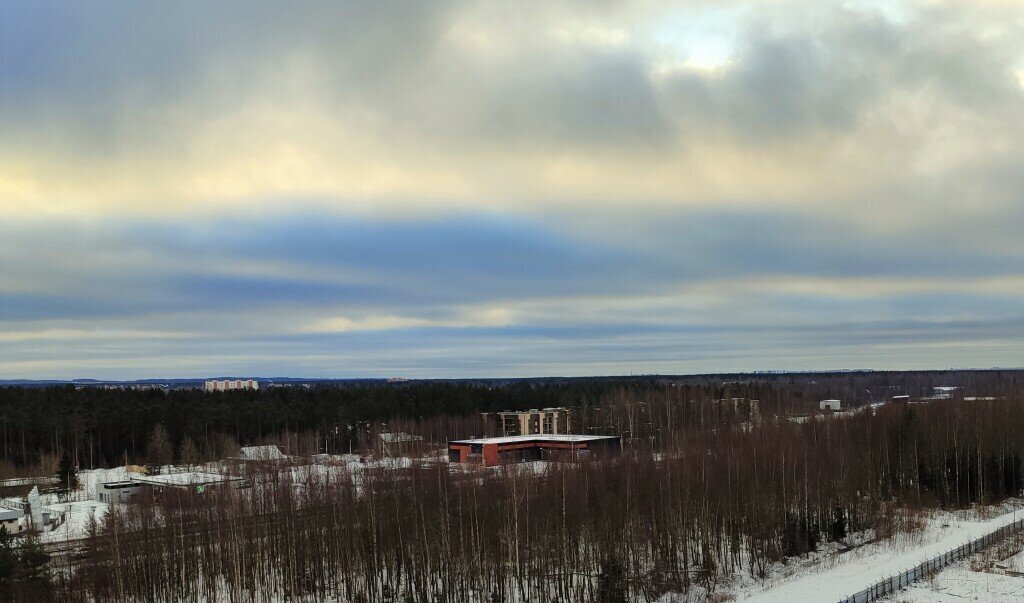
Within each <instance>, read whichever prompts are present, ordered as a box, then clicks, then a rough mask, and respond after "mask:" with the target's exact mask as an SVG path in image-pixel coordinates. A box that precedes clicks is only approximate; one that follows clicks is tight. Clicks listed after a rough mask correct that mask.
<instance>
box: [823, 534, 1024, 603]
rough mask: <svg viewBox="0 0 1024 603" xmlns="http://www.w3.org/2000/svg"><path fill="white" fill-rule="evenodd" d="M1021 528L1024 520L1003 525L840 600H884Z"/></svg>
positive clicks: (845, 602)
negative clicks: (883, 598)
mask: <svg viewBox="0 0 1024 603" xmlns="http://www.w3.org/2000/svg"><path fill="white" fill-rule="evenodd" d="M1021 529H1024V519H1018V520H1017V521H1015V522H1013V523H1011V524H1009V525H1006V526H1003V527H1001V528H999V529H998V530H995V531H994V532H990V533H988V534H986V535H984V536H982V537H981V538H978V539H977V540H973V541H971V542H967V543H965V544H962V545H960V546H958V547H957V548H955V549H953V550H951V551H947V552H945V553H943V554H941V555H939V556H938V557H935V558H934V559H929V560H928V561H925V562H923V563H921V564H919V565H916V566H914V567H912V568H910V569H908V570H906V571H904V572H903V573H901V574H898V575H896V576H889V577H888V578H886V579H885V580H882V581H880V582H877V583H875V584H873V585H871V586H869V587H868V588H865V589H864V590H862V591H860V592H859V593H857V594H855V595H850V596H849V597H846V598H845V599H840V600H839V603H870V602H871V601H875V600H877V599H879V598H881V597H885V596H887V595H891V594H893V593H894V592H896V591H898V590H900V589H902V588H903V587H905V586H909V585H910V584H911V583H913V582H917V581H918V580H920V579H922V578H924V577H927V576H930V575H931V574H934V573H935V572H937V571H939V570H941V569H942V568H944V567H946V566H947V565H949V564H951V563H955V562H957V561H960V560H961V559H964V558H965V557H968V556H969V555H971V554H973V553H975V552H977V551H980V550H982V549H985V548H988V547H989V546H991V545H993V544H995V543H997V542H999V541H1000V540H1003V539H1004V538H1006V537H1007V536H1009V535H1010V534H1014V533H1016V532H1019V531H1021Z"/></svg>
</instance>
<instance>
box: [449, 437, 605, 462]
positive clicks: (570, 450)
mask: <svg viewBox="0 0 1024 603" xmlns="http://www.w3.org/2000/svg"><path fill="white" fill-rule="evenodd" d="M621 450H622V439H621V438H620V437H619V436H588V435H564V434H561V435H521V436H504V437H497V438H478V439H471V440H451V441H450V442H448V461H449V462H451V463H478V464H482V465H485V466H487V467H493V466H495V465H502V464H505V463H522V462H525V461H544V460H576V459H579V458H587V457H608V456H616V455H618V454H619V452H620V451H621Z"/></svg>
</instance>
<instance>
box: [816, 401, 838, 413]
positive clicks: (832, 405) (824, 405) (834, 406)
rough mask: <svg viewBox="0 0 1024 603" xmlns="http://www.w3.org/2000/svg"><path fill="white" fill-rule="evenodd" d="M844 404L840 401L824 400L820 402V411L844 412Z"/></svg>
mask: <svg viewBox="0 0 1024 603" xmlns="http://www.w3.org/2000/svg"><path fill="white" fill-rule="evenodd" d="M842 406H843V403H842V401H840V400H822V401H821V402H818V410H832V411H837V410H842Z"/></svg>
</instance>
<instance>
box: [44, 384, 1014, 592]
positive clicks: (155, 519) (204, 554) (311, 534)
mask: <svg viewBox="0 0 1024 603" xmlns="http://www.w3.org/2000/svg"><path fill="white" fill-rule="evenodd" d="M660 391H661V392H662V393H661V394H660V395H657V396H655V395H653V394H651V395H650V397H649V398H648V399H647V400H646V402H645V405H647V406H652V407H655V408H659V409H660V410H659V411H658V412H659V413H661V414H664V413H666V412H668V410H667V407H669V406H672V405H678V406H680V408H677V409H676V410H677V411H678V414H679V415H681V416H687V417H689V418H688V419H687V421H688V423H687V424H685V425H683V424H680V425H679V426H678V428H677V432H678V434H679V436H678V437H675V438H673V439H672V440H671V444H670V445H669V444H668V443H667V442H666V446H665V448H664V449H663V450H662V451H661V452H660V453H659V454H651V453H650V450H649V449H648V448H647V443H646V442H647V440H644V439H643V438H637V439H636V440H635V441H634V445H633V446H629V447H627V450H626V453H625V454H624V455H623V456H622V457H621V458H619V459H617V460H612V461H597V462H581V463H576V464H551V465H548V466H547V468H546V469H545V470H543V471H542V472H541V473H539V474H537V473H534V472H531V471H530V470H529V466H517V465H512V466H506V467H503V468H501V469H500V470H498V471H497V472H486V471H468V472H459V471H452V470H450V469H449V467H447V466H446V465H445V464H444V463H414V464H413V465H412V466H411V467H409V468H407V469H401V470H394V469H391V470H367V471H364V472H363V473H362V474H361V475H360V476H359V479H358V480H353V479H352V477H351V476H349V475H348V474H347V473H345V472H343V471H338V472H330V471H309V472H305V473H303V472H299V473H292V472H282V473H278V472H272V473H269V474H267V475H265V476H262V477H260V478H258V479H257V477H258V476H250V477H251V478H252V479H251V483H252V484H253V486H252V487H251V488H248V489H239V490H235V489H223V490H219V491H216V492H208V493H204V494H203V495H199V494H196V493H184V492H182V493H177V492H176V493H173V494H171V495H169V496H168V497H166V498H164V499H162V500H160V501H157V502H154V503H151V504H139V505H131V506H127V507H123V508H117V509H112V512H111V513H110V514H109V515H108V516H107V518H106V520H105V521H104V523H103V525H100V526H95V528H94V530H93V532H94V538H92V539H91V540H90V542H89V545H88V549H87V551H85V553H83V555H82V558H81V559H80V560H77V561H74V562H70V561H69V562H68V563H69V565H67V566H65V565H59V564H58V565H57V566H55V567H54V568H53V572H52V576H53V582H52V589H53V591H52V592H53V596H54V597H58V598H66V599H69V600H71V599H90V600H206V599H214V598H217V599H226V600H227V599H230V600H258V601H260V600H272V599H273V600H280V599H287V600H323V599H325V598H335V599H336V600H346V601H413V602H424V603H426V602H437V601H494V602H498V601H526V600H530V601H551V600H559V601H654V600H656V599H658V598H659V597H660V596H662V595H663V594H664V593H667V592H679V593H684V592H685V593H691V594H700V595H709V594H711V593H713V592H714V591H715V590H717V589H719V588H721V585H722V583H723V580H725V579H727V578H728V577H729V576H730V575H732V574H734V573H736V572H739V571H744V572H748V573H750V574H751V575H754V576H766V575H767V574H768V572H769V571H770V570H771V568H772V566H773V564H775V563H777V562H780V561H783V560H785V559H787V558H788V557H792V556H794V555H801V554H804V553H806V552H809V551H813V550H815V549H816V548H817V547H819V546H821V544H822V543H824V542H828V541H831V540H841V539H843V538H845V537H846V536H847V535H848V534H850V533H851V532H860V531H863V530H867V529H874V530H876V532H877V533H878V534H879V535H882V536H884V535H887V534H888V533H892V532H893V531H898V530H900V529H903V528H902V526H905V525H910V524H913V520H912V518H911V517H910V516H909V513H908V510H909V511H913V510H915V509H921V508H926V507H935V506H943V507H950V508H958V507H964V506H968V505H971V504H975V503H995V502H998V501H1000V500H1002V499H1003V498H1005V497H1006V496H1010V495H1016V494H1019V492H1020V490H1021V487H1022V484H1024V466H1022V462H1021V461H1022V459H1024V438H1022V437H1021V436H1022V435H1024V399H1021V398H1020V397H1013V398H1011V399H1006V400H999V401H978V402H965V401H956V400H947V401H939V402H936V403H932V404H920V405H905V404H904V405H892V406H888V407H883V408H881V409H878V410H877V411H876V412H874V413H872V412H870V411H864V412H861V413H857V414H856V415H853V416H850V417H847V418H829V419H824V418H823V419H811V420H810V421H808V422H806V423H802V424H796V423H792V422H790V421H787V420H767V421H764V422H762V423H760V424H751V423H747V422H741V421H735V420H734V419H733V418H732V417H729V416H727V415H726V416H723V415H710V417H711V418H707V419H706V420H705V419H701V418H699V417H698V416H695V415H693V414H692V412H693V411H694V410H695V409H696V407H693V408H690V409H689V410H687V407H686V404H685V403H684V402H682V401H680V402H678V403H675V402H673V395H674V394H672V393H671V391H672V390H671V389H664V390H660ZM617 397H618V396H612V397H610V398H608V399H607V400H606V404H613V403H623V402H622V400H621V399H619V400H616V398H617ZM607 409H608V410H606V411H605V412H609V413H610V412H612V410H611V409H612V407H611V406H607ZM704 416H708V415H704ZM716 417H717V418H716ZM158 509H159V511H158Z"/></svg>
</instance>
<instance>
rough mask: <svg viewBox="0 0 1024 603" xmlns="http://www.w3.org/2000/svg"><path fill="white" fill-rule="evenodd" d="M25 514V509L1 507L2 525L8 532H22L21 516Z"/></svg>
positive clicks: (0, 522)
mask: <svg viewBox="0 0 1024 603" xmlns="http://www.w3.org/2000/svg"><path fill="white" fill-rule="evenodd" d="M24 516H25V511H23V510H15V509H0V527H2V528H3V529H5V530H7V533H8V534H17V533H19V532H21V518H22V517H24Z"/></svg>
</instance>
